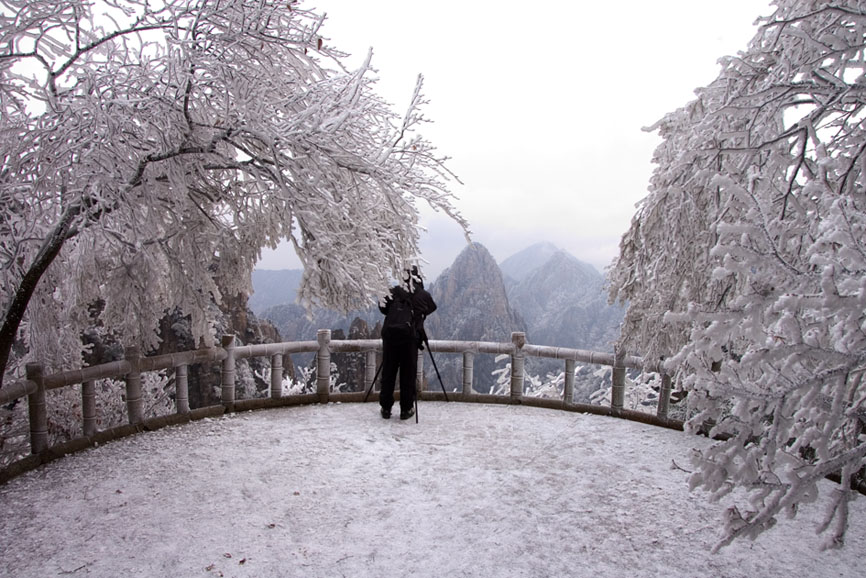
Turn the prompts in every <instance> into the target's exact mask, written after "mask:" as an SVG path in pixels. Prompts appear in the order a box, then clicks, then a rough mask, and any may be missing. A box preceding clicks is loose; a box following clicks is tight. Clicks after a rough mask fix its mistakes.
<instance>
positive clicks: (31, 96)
mask: <svg viewBox="0 0 866 578" xmlns="http://www.w3.org/2000/svg"><path fill="white" fill-rule="evenodd" d="M371 9H372V8H371ZM323 23H324V17H323V16H321V15H317V14H315V13H313V12H311V11H309V10H307V9H305V8H303V7H302V6H301V5H300V4H299V3H298V2H296V1H295V0H280V1H270V0H219V1H209V0H160V1H159V2H152V1H150V0H60V1H55V0H51V1H48V0H0V75H2V76H0V139H2V151H3V155H2V158H0V214H2V220H0V295H2V297H0V301H2V303H0V306H2V314H3V326H2V332H0V364H2V366H3V367H4V368H6V369H7V370H13V369H14V368H16V367H19V366H20V361H21V359H22V358H26V357H27V356H32V357H37V358H38V359H40V360H41V361H43V362H54V363H53V365H55V366H57V365H63V364H65V363H77V362H78V355H79V351H80V344H81V340H80V331H81V329H82V328H83V327H86V326H87V325H88V324H90V323H92V315H93V312H94V311H95V310H96V309H97V308H95V307H94V305H95V304H99V307H98V309H99V310H100V311H101V313H100V316H101V321H102V323H104V324H105V326H106V327H108V328H110V329H111V330H113V331H114V332H115V333H116V334H118V335H120V336H122V337H123V339H125V340H127V344H134V343H129V340H136V341H137V344H138V345H140V346H141V347H142V348H143V349H144V350H145V351H146V350H147V349H148V348H150V347H151V346H153V345H154V344H155V343H156V341H157V335H156V332H155V329H156V327H157V320H158V319H159V318H160V317H162V316H163V315H164V314H165V312H166V311H170V310H174V309H180V310H182V311H183V313H185V314H186V315H189V316H190V318H191V320H192V322H191V328H192V331H193V332H194V334H195V335H196V337H197V338H201V339H202V340H204V343H210V341H211V338H212V336H211V333H212V331H211V328H210V316H209V315H208V313H207V311H208V307H209V304H210V303H212V302H214V301H217V302H218V301H219V300H220V297H221V295H224V294H225V295H235V294H237V293H243V292H249V291H250V271H251V270H252V268H253V266H254V263H255V262H256V260H257V258H258V256H259V254H260V250H261V248H263V247H274V246H276V244H277V243H278V242H280V241H281V240H284V239H288V240H290V241H291V243H292V244H293V245H294V248H295V250H296V252H297V253H298V255H299V257H300V259H301V261H302V263H303V265H304V271H305V272H304V278H303V282H302V285H301V289H300V292H299V293H300V298H301V301H302V302H303V303H305V304H308V305H310V304H321V305H328V306H332V307H335V308H342V309H352V308H359V307H361V306H366V305H367V304H368V301H369V297H370V296H372V295H378V294H380V293H383V292H384V291H385V290H386V289H387V286H388V281H389V279H390V278H392V276H396V275H397V274H398V273H399V271H400V269H402V268H403V267H404V266H405V265H406V263H407V262H408V261H410V260H411V259H412V258H414V257H415V254H416V253H417V246H416V245H417V240H418V227H417V225H418V212H417V206H416V203H417V202H419V201H422V202H426V203H428V204H429V205H430V206H432V207H433V208H434V209H435V210H440V211H444V212H445V213H447V214H448V215H450V216H451V217H453V218H454V219H456V220H457V221H458V222H459V223H460V224H461V225H463V226H464V228H465V226H466V223H465V222H464V221H463V219H462V218H461V217H460V215H459V214H458V213H457V212H456V210H455V209H454V206H453V199H452V197H451V195H450V194H449V192H448V190H447V183H448V181H449V180H450V179H451V177H452V176H451V175H450V173H448V171H447V169H446V168H445V167H444V165H443V160H444V159H443V158H442V157H441V156H439V155H438V154H437V153H436V151H435V150H434V148H433V147H432V146H431V144H430V143H429V142H428V141H426V140H424V139H423V138H422V137H420V136H419V135H418V133H417V131H416V129H417V128H418V126H419V123H422V122H424V120H425V119H424V118H423V115H422V113H421V110H420V107H421V106H422V105H423V104H424V98H423V95H422V93H421V82H420V77H419V83H418V86H417V87H416V90H415V92H414V95H413V96H412V99H411V104H410V105H409V107H408V111H407V113H406V114H405V115H404V116H401V115H398V114H395V112H394V111H393V110H392V108H391V106H390V105H388V104H387V103H385V102H384V101H383V100H382V99H381V98H380V97H378V96H377V95H376V94H375V92H374V90H373V88H374V87H373V86H372V85H373V83H374V81H375V79H374V78H373V77H372V69H371V64H370V59H369V58H368V59H367V61H366V62H365V63H364V64H363V65H362V66H361V67H360V68H359V69H358V70H354V71H351V70H347V69H346V68H345V67H344V66H343V65H342V64H341V63H342V62H343V61H344V60H345V56H346V55H345V54H342V53H340V52H339V51H337V50H335V49H333V48H331V46H330V44H329V42H328V41H327V40H326V39H325V38H323V36H322V25H323ZM407 88H410V87H407ZM407 96H408V94H407ZM13 344H16V347H15V349H14V350H13ZM17 344H23V345H24V347H23V348H20V350H19V348H18V347H17ZM10 351H15V353H13V354H12V357H11V358H10V357H9V356H10Z"/></svg>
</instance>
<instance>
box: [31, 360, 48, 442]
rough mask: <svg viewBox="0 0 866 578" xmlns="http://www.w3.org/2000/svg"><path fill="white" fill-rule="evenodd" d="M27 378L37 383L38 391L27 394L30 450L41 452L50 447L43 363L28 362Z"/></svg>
mask: <svg viewBox="0 0 866 578" xmlns="http://www.w3.org/2000/svg"><path fill="white" fill-rule="evenodd" d="M26 371H27V379H29V380H30V381H32V382H33V383H35V384H36V391H35V392H33V393H31V394H30V395H28V396H27V409H28V414H29V416H30V452H31V453H34V454H38V453H41V452H42V451H44V450H46V449H48V410H47V408H46V406H45V383H44V381H43V380H42V365H40V364H38V363H28V364H27V366H26Z"/></svg>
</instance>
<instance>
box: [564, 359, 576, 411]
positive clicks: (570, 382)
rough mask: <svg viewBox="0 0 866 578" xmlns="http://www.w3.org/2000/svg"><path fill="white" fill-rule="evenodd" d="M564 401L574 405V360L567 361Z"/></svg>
mask: <svg viewBox="0 0 866 578" xmlns="http://www.w3.org/2000/svg"><path fill="white" fill-rule="evenodd" d="M562 400H563V401H564V402H565V403H574V360H573V359H566V360H565V385H564V386H563V388H562Z"/></svg>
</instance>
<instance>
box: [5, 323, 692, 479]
mask: <svg viewBox="0 0 866 578" xmlns="http://www.w3.org/2000/svg"><path fill="white" fill-rule="evenodd" d="M381 349H382V341H381V340H380V339H361V340H334V341H332V340H331V332H330V330H327V329H323V330H319V331H318V333H317V339H316V341H292V342H283V343H269V344H261V345H243V346H237V345H236V343H235V338H234V336H231V335H229V336H225V337H223V339H222V343H221V346H220V347H212V348H207V349H198V350H195V351H186V352H180V353H171V354H166V355H156V356H150V357H145V356H142V355H141V354H140V352H139V351H138V350H137V349H136V348H129V349H127V350H126V351H125V358H124V359H123V360H121V361H114V362H111V363H106V364H103V365H97V366H91V367H85V368H81V369H77V370H73V371H64V372H60V373H55V374H51V375H45V374H44V372H43V368H42V366H41V365H40V364H29V365H28V366H27V378H26V379H25V380H21V381H17V382H13V383H10V384H8V385H6V386H5V387H4V388H3V389H2V390H0V404H8V403H10V402H12V401H14V400H16V399H19V398H23V397H26V398H27V401H28V415H29V421H30V450H31V455H30V456H29V457H28V458H24V459H22V460H19V461H18V462H15V463H13V464H12V465H11V466H9V467H7V468H5V469H4V470H2V471H0V483H2V482H3V481H5V480H6V479H9V478H10V477H13V476H15V475H17V474H18V473H20V472H21V471H26V470H28V469H32V468H33V467H36V466H38V465H39V464H41V463H45V462H47V461H51V460H53V459H56V458H57V457H60V456H63V455H66V454H68V453H72V452H75V451H79V450H81V449H84V448H87V447H90V446H93V445H96V444H98V443H102V442H104V441H108V440H111V439H116V438H118V437H123V436H125V435H130V434H133V433H136V432H140V431H144V430H150V429H156V428H159V427H164V426H166V425H172V424H178V423H185V422H188V421H190V420H194V419H201V418H203V417H209V416H215V415H220V414H223V413H225V412H232V411H246V410H252V409H262V408H268V407H280V406H287V405H301V404H311V403H328V402H332V401H341V402H360V401H364V400H365V399H368V396H367V395H366V394H365V392H367V391H368V390H369V389H370V388H371V386H372V384H373V381H374V380H375V377H376V359H377V354H378V352H380V351H381ZM429 350H430V351H432V352H436V353H452V354H461V355H462V357H463V390H462V391H461V392H451V393H450V394H446V393H445V391H444V388H443V390H442V391H436V390H435V388H425V387H424V380H423V372H424V357H423V352H422V351H419V362H418V377H417V383H418V387H419V392H420V399H422V400H444V399H446V396H447V399H448V400H449V401H450V400H454V401H463V402H481V403H511V404H514V403H518V404H525V405H534V406H540V407H548V408H555V409H565V410H570V411H579V412H587V413H596V414H603V415H611V416H616V417H624V418H627V419H632V420H636V421H641V422H644V423H649V424H654V425H659V426H663V427H671V428H677V429H681V428H682V423H681V422H679V421H676V420H671V419H669V418H668V404H669V400H670V391H671V380H670V377H669V376H667V375H666V374H664V373H662V372H661V368H660V367H659V365H658V364H657V363H655V364H654V363H648V362H645V361H644V360H643V359H642V358H640V357H636V356H629V355H623V354H619V353H597V352H592V351H585V350H580V349H568V348H562V347H546V346H539V345H531V344H528V343H526V339H525V335H524V334H523V333H512V335H511V343H495V342H479V341H435V340H434V341H430V342H429ZM346 352H356V353H364V354H365V355H366V359H365V372H364V384H363V385H364V387H363V391H360V392H352V393H342V392H333V391H331V384H330V371H329V370H330V364H331V354H332V353H346ZM296 353H316V359H317V363H316V366H317V367H319V368H321V367H324V368H327V369H326V370H325V371H317V373H316V391H315V393H308V394H292V395H284V393H283V366H284V359H285V357H286V356H290V355H291V354H296ZM478 354H494V355H502V354H507V355H510V356H511V383H510V392H509V395H507V396H503V395H493V394H480V393H475V392H474V391H473V390H472V383H473V377H474V376H473V366H474V358H475V356H476V355H478ZM255 357H267V358H269V359H270V367H271V373H270V384H271V387H270V395H269V397H267V398H254V399H241V400H239V399H236V398H235V392H236V388H235V382H236V363H237V361H238V360H242V359H248V358H255ZM527 357H544V358H552V359H561V360H563V361H564V363H565V384H564V388H563V389H564V391H563V395H562V398H560V399H550V398H538V397H530V396H526V395H524V378H525V376H524V361H525V359H526V358H527ZM431 359H432V357H431ZM576 362H581V363H588V364H595V365H606V366H610V367H611V368H612V392H611V403H610V406H609V407H605V406H599V405H591V404H579V403H574V402H573V397H574V368H575V363H576ZM210 363H219V364H221V387H220V392H221V400H220V402H221V403H220V404H219V405H216V406H210V407H204V408H199V409H195V410H190V406H189V395H188V384H187V370H188V367H189V366H190V365H193V364H210ZM628 368H634V369H641V370H644V371H649V372H659V373H661V376H662V379H661V383H662V386H661V391H660V392H659V400H658V407H657V410H656V413H655V415H652V414H648V413H643V412H637V411H631V410H627V409H624V408H623V401H624V396H625V371H626V369H628ZM161 370H170V371H173V372H174V378H175V379H174V381H175V387H176V391H175V399H176V407H177V410H176V413H175V414H173V415H166V416H161V417H157V418H151V419H144V416H143V406H144V402H143V397H142V379H141V376H142V374H143V373H145V372H152V371H161ZM109 378H114V379H121V378H122V379H123V380H124V381H125V383H126V388H125V398H126V410H127V419H128V422H129V423H128V425H125V426H118V427H114V428H111V429H110V430H105V431H97V419H96V415H97V411H96V395H95V382H96V381H97V380H100V379H109ZM76 384H81V408H82V415H81V418H82V436H81V437H79V438H76V439H74V440H72V441H69V442H65V443H62V444H58V445H56V446H53V447H49V438H48V412H47V407H46V392H47V391H50V390H53V389H58V388H62V387H69V386H72V385H76ZM369 399H378V398H377V397H374V396H371V397H369Z"/></svg>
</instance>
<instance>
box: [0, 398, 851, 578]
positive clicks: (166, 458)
mask: <svg viewBox="0 0 866 578" xmlns="http://www.w3.org/2000/svg"><path fill="white" fill-rule="evenodd" d="M709 443H711V442H710V441H709V440H707V439H705V438H700V437H695V436H689V435H686V434H684V433H682V432H678V431H675V430H671V429H664V428H659V427H655V426H651V425H647V424H641V423H636V422H633V421H626V420H621V419H615V418H611V417H604V416H597V415H589V414H584V413H575V412H565V411H556V410H551V409H544V408H538V407H526V406H520V405H486V404H469V403H455V402H451V403H445V402H429V401H428V402H424V401H422V402H420V404H419V422H418V423H417V424H416V423H415V421H414V420H408V421H400V420H399V419H397V418H396V417H394V418H392V419H390V420H387V421H386V420H383V419H381V418H380V417H379V414H378V405H377V404H375V403H366V404H361V403H329V404H313V405H306V406H299V407H286V408H279V409H272V410H263V411H255V412H241V413H229V414H226V415H225V416H223V417H218V418H212V419H205V420H202V421H197V422H192V423H189V424H185V425H181V426H173V427H168V428H165V429H161V430H158V431H153V432H147V433H142V434H139V435H135V436H132V437H128V438H125V439H122V440H119V441H116V442H111V443H109V444H105V445H100V446H98V447H96V448H93V449H90V450H87V451H84V452H81V453H77V454H74V455H70V456H67V457H65V458H62V459H60V460H58V461H55V462H52V463H50V464H47V465H44V466H42V467H40V468H38V469H36V470H34V471H31V472H28V473H25V474H23V475H21V476H19V477H17V478H15V479H13V480H11V481H9V482H8V483H7V484H5V485H3V486H0V540H2V544H3V551H4V560H3V572H4V574H5V575H8V576H16V577H18V578H25V577H39V578H43V577H47V576H104V577H116V576H145V577H157V576H224V577H229V576H239V577H240V576H256V577H281V578H282V577H286V576H321V577H325V576H327V577H331V576H354V577H358V576H370V577H373V576H377V577H378V576H409V575H412V576H437V577H439V576H479V577H480V576H484V577H490V576H596V577H614V576H616V577H619V576H647V577H649V576H662V575H664V576H669V577H680V576H682V577H687V576H688V577H693V576H714V577H740V576H742V577H754V576H785V577H789V576H827V577H829V576H839V577H842V576H852V577H853V576H860V575H861V574H862V556H863V553H864V552H866V530H864V528H863V527H859V526H858V527H852V528H850V529H849V531H848V535H847V544H846V546H845V548H844V549H842V550H833V551H825V552H821V551H819V547H820V544H821V541H822V540H823V537H821V536H816V535H815V526H816V524H817V523H818V522H819V521H820V519H821V517H822V514H823V507H822V504H824V502H825V500H826V496H825V495H822V498H821V499H820V500H819V502H818V503H816V504H810V505H807V506H804V507H803V508H802V509H801V511H800V513H799V515H798V516H797V518H796V519H795V520H780V522H779V524H778V525H777V526H776V527H775V528H773V529H772V530H770V531H768V532H766V533H764V534H763V535H762V536H761V537H760V538H759V539H758V540H757V541H755V542H749V541H746V540H743V541H737V542H734V543H733V544H732V545H730V546H728V547H726V548H724V549H722V550H721V551H720V552H718V553H715V554H713V553H711V552H710V550H711V548H712V546H713V545H714V544H715V543H716V541H717V540H718V537H719V532H720V525H719V517H720V516H721V515H722V505H720V504H712V503H709V502H708V500H707V498H706V495H705V494H704V493H703V492H700V491H695V492H691V493H690V492H689V491H688V484H687V478H688V474H687V473H686V472H685V471H683V470H688V469H690V468H691V466H690V463H689V452H690V450H691V448H695V447H700V446H702V445H705V444H709ZM822 483H824V484H828V485H831V486H832V484H833V483H832V482H829V481H825V482H822ZM851 507H852V509H853V510H854V511H853V512H852V519H863V518H862V516H863V514H866V511H864V510H866V501H864V500H863V499H858V500H855V501H854V502H853V503H852V504H851Z"/></svg>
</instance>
